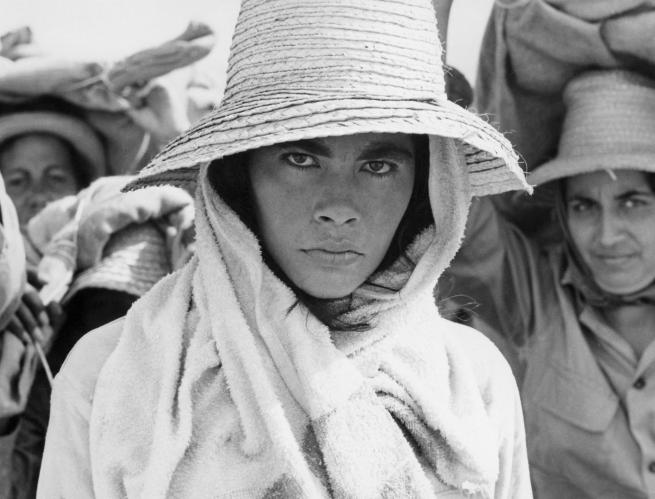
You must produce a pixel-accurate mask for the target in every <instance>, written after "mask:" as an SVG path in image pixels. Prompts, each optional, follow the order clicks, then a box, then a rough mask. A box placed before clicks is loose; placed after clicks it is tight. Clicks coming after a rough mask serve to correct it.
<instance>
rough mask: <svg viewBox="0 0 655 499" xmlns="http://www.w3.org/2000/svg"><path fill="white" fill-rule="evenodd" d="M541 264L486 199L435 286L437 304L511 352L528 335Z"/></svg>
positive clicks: (473, 213) (478, 205) (476, 202)
mask: <svg viewBox="0 0 655 499" xmlns="http://www.w3.org/2000/svg"><path fill="white" fill-rule="evenodd" d="M547 269H548V265H547V262H546V261H545V258H543V257H542V256H540V254H539V251H538V249H537V248H536V246H535V245H534V244H533V243H532V242H531V241H530V240H528V239H527V238H526V237H525V236H524V235H523V234H522V233H521V232H520V231H519V229H518V228H516V227H515V226H513V225H512V224H511V223H509V222H507V221H505V220H504V219H503V218H502V217H501V216H500V215H499V213H498V211H497V210H496V208H495V207H494V204H493V202H492V201H491V200H490V199H488V198H478V199H475V200H474V201H473V203H472V205H471V210H470V213H469V219H468V223H467V228H466V235H465V238H464V241H463V243H462V247H461V248H460V250H459V252H458V253H457V255H456V256H455V259H454V260H453V262H452V263H451V265H450V267H449V268H448V269H447V271H446V272H444V275H443V276H442V278H441V279H440V281H439V290H438V293H439V299H440V300H446V301H447V302H449V307H453V306H454V307H455V308H458V309H465V310H468V311H470V312H471V314H472V315H474V316H476V317H479V318H480V319H481V320H482V321H483V322H484V323H485V325H486V326H488V327H489V328H490V329H491V330H492V331H494V332H495V333H497V334H499V335H501V336H502V337H503V338H504V339H505V340H506V341H507V342H508V343H509V344H511V345H513V347H515V348H516V347H521V346H523V345H525V344H526V343H527V336H528V335H529V332H530V331H531V330H533V323H534V314H535V303H537V300H539V299H540V296H541V291H540V289H539V287H540V286H543V285H544V284H545V283H546V282H547V281H548V279H547V278H545V276H541V275H539V274H540V273H543V272H544V271H546V270H547Z"/></svg>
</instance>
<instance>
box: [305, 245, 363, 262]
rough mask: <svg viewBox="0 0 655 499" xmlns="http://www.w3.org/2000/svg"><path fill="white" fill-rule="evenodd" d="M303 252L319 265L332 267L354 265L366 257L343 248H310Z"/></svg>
mask: <svg viewBox="0 0 655 499" xmlns="http://www.w3.org/2000/svg"><path fill="white" fill-rule="evenodd" d="M301 251H302V252H303V253H304V254H306V255H307V256H309V257H310V258H311V259H312V260H314V261H316V262H317V263H321V264H324V265H330V266H344V267H345V266H348V265H352V264H353V263H355V262H357V261H358V260H359V259H360V258H362V257H363V256H364V255H363V254H362V253H360V252H359V251H355V250H353V249H342V248H339V249H334V248H309V249H303V250H301Z"/></svg>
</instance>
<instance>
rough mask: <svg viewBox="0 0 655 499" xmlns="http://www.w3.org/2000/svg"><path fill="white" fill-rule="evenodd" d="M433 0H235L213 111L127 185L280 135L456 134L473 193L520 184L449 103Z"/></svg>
mask: <svg viewBox="0 0 655 499" xmlns="http://www.w3.org/2000/svg"><path fill="white" fill-rule="evenodd" d="M441 57H442V54H441V45H440V42H439V37H438V32H437V24H436V16H435V12H434V8H433V5H432V1H431V0H366V1H362V0H313V1H307V0H243V1H242V4H241V11H240V13H239V17H238V20H237V24H236V28H235V32H234V37H233V39H232V47H231V53H230V61H229V66H228V73H227V84H226V91H225V94H224V97H223V100H222V102H221V104H220V106H219V107H218V109H217V110H216V111H215V112H213V113H211V114H210V115H208V116H207V117H206V118H205V119H204V120H202V121H201V122H200V123H198V124H197V125H195V126H194V127H193V128H192V129H190V130H189V131H188V132H186V133H184V134H183V135H181V136H180V137H178V138H177V139H176V140H174V141H172V142H171V143H170V144H168V146H167V147H166V148H164V150H163V151H162V152H161V153H160V154H159V155H158V156H157V157H155V159H154V160H153V161H152V162H151V163H150V165H148V166H147V167H146V168H145V169H144V170H142V172H141V173H140V175H139V177H138V179H137V181H136V182H135V183H134V184H132V186H131V187H132V188H138V187H141V186H145V185H151V184H161V183H173V184H181V183H184V182H185V181H188V180H193V178H195V175H196V172H197V166H198V165H199V164H200V163H202V162H206V161H211V160H215V159H219V158H222V157H224V156H228V155H232V154H236V153H239V152H243V151H247V150H251V149H255V148H258V147H262V146H268V145H272V144H278V143H283V142H288V141H296V140H302V139H309V138H314V137H328V136H339V135H350V134H357V133H370V132H388V133H407V134H428V135H439V136H445V137H452V138H455V139H460V140H461V141H462V142H463V144H464V146H465V151H466V160H467V164H468V170H469V173H470V183H471V187H472V190H473V194H474V195H484V194H493V193H497V192H502V191H506V190H511V189H524V188H526V187H527V185H526V183H525V179H524V176H523V173H522V171H521V169H520V168H519V167H518V162H517V157H516V155H515V153H514V152H513V149H512V147H511V145H510V144H509V142H507V140H506V139H505V138H504V137H503V136H502V135H501V134H500V133H498V132H497V131H496V130H495V129H494V128H493V127H492V126H490V125H489V124H487V123H486V122H485V121H483V120H481V119H480V118H478V117H477V116H475V115H474V114H473V113H471V112H468V111H466V110H464V109H462V108H460V107H459V106H457V105H455V104H453V103H451V102H449V101H448V99H447V97H446V92H445V84H444V74H443V65H442V60H441Z"/></svg>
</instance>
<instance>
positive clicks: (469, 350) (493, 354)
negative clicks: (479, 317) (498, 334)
mask: <svg viewBox="0 0 655 499" xmlns="http://www.w3.org/2000/svg"><path fill="white" fill-rule="evenodd" d="M443 320H444V322H445V323H447V327H446V328H444V329H445V334H446V336H447V338H448V342H449V343H450V344H451V345H453V346H455V347H456V348H457V349H458V350H459V351H460V352H463V353H464V354H465V355H466V357H467V359H468V361H469V364H470V365H472V366H473V368H474V374H475V375H476V377H477V379H478V382H479V383H480V384H482V385H487V386H488V385H490V384H496V383H501V384H502V383H507V382H511V383H512V384H514V385H515V384H516V380H515V379H514V375H513V374H512V369H511V368H510V365H509V363H508V362H507V360H506V359H505V357H504V356H503V354H502V353H501V352H500V350H498V347H496V345H495V344H494V343H493V342H492V341H491V340H490V339H489V338H487V337H486V336H485V335H484V334H483V333H481V332H480V331H478V330H477V329H473V328H472V327H469V326H466V325H464V324H459V323H456V322H452V321H448V320H446V319H443Z"/></svg>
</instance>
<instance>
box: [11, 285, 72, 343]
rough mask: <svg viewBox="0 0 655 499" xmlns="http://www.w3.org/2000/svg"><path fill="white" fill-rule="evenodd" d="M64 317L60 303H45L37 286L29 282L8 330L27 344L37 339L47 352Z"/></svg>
mask: <svg viewBox="0 0 655 499" xmlns="http://www.w3.org/2000/svg"><path fill="white" fill-rule="evenodd" d="M63 319H64V314H63V310H62V308H61V306H60V305H59V304H58V303H55V302H53V303H50V304H48V305H47V306H45V305H43V302H42V301H41V298H40V297H39V293H38V291H37V290H36V288H34V286H32V285H31V284H27V285H26V287H25V291H24V292H23V296H22V299H21V302H20V305H19V307H18V310H16V312H15V313H14V315H13V317H12V318H11V320H10V321H9V324H8V325H7V329H6V331H7V332H9V333H11V334H13V335H14V336H16V338H18V339H19V340H21V341H22V342H23V343H25V344H27V343H29V342H30V341H32V340H34V341H37V342H38V343H39V344H40V345H41V346H42V347H43V350H44V351H46V352H47V351H48V350H49V349H50V346H51V345H52V342H53V340H54V338H55V333H56V331H57V330H58V329H59V327H60V326H61V324H62V322H63Z"/></svg>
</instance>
